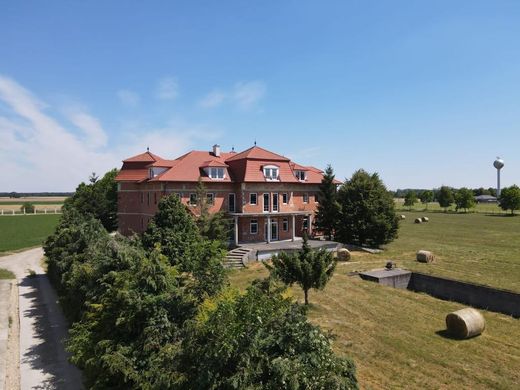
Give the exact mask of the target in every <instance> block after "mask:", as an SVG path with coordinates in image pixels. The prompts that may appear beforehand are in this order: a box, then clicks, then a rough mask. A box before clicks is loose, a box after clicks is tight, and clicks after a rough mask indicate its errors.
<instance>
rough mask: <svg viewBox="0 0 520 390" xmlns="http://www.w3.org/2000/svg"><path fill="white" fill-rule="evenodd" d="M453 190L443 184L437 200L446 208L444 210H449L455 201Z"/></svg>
mask: <svg viewBox="0 0 520 390" xmlns="http://www.w3.org/2000/svg"><path fill="white" fill-rule="evenodd" d="M454 200H455V199H454V197H453V191H452V190H451V188H450V187H447V186H442V187H441V189H440V190H439V193H438V194H437V201H438V202H439V206H441V207H442V208H444V212H446V211H447V210H448V207H450V206H451V205H452V204H453V202H454Z"/></svg>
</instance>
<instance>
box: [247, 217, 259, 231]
mask: <svg viewBox="0 0 520 390" xmlns="http://www.w3.org/2000/svg"><path fill="white" fill-rule="evenodd" d="M249 232H250V233H251V234H257V233H258V221H257V220H256V219H252V220H251V222H250V223H249Z"/></svg>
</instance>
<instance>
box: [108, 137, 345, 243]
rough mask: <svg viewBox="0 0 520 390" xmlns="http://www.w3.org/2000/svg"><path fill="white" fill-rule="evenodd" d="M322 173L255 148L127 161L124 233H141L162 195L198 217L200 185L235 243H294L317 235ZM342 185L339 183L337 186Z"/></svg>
mask: <svg viewBox="0 0 520 390" xmlns="http://www.w3.org/2000/svg"><path fill="white" fill-rule="evenodd" d="M322 178H323V172H322V171H321V170H319V169H317V168H314V167H310V166H302V165H299V164H297V163H295V162H293V161H291V160H290V159H289V158H287V157H284V156H282V155H279V154H276V153H273V152H270V151H268V150H265V149H262V148H260V147H258V146H256V145H255V146H253V147H251V148H249V149H247V150H245V151H243V152H241V153H236V152H234V151H231V152H223V151H221V149H220V146H218V145H214V147H213V149H212V151H191V152H189V153H187V154H185V155H183V156H181V157H178V158H177V159H175V160H167V159H163V158H162V157H159V156H157V155H154V154H152V153H151V152H150V151H147V152H145V153H142V154H140V155H137V156H134V157H131V158H128V159H126V160H124V161H123V167H122V168H121V171H120V172H119V174H118V176H117V178H116V181H117V182H118V221H119V230H120V232H121V233H122V234H125V235H130V234H133V233H141V232H143V231H144V230H145V229H146V227H147V225H148V222H149V220H150V219H151V218H152V217H153V216H154V214H155V212H156V211H157V204H158V202H159V200H160V199H161V197H163V196H165V195H169V194H172V193H173V194H177V196H179V197H180V199H181V201H182V203H183V204H185V205H186V207H187V208H188V209H189V210H190V211H191V212H192V213H193V214H194V215H196V214H197V212H198V210H197V209H198V207H197V199H196V196H197V195H196V191H195V189H196V187H197V182H198V180H199V179H200V180H201V181H202V182H203V183H204V185H205V187H206V190H207V194H208V203H209V204H210V212H212V213H215V212H219V211H224V212H226V213H227V214H228V215H229V216H230V217H231V219H232V220H233V241H234V242H235V243H236V244H239V243H245V242H262V241H264V242H268V243H271V242H273V241H279V240H292V241H294V240H295V239H296V237H298V236H302V234H303V232H307V233H308V234H309V235H310V236H313V235H315V234H316V231H315V230H314V229H313V217H314V213H315V211H316V208H317V205H318V198H317V195H318V191H319V185H320V183H321V181H322ZM337 183H338V184H339V183H340V182H339V181H338V182H337Z"/></svg>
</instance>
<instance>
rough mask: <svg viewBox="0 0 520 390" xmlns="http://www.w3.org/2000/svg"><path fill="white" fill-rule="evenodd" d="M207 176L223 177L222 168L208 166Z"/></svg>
mask: <svg viewBox="0 0 520 390" xmlns="http://www.w3.org/2000/svg"><path fill="white" fill-rule="evenodd" d="M208 176H209V177H211V178H212V179H223V178H224V168H214V167H212V168H209V170H208Z"/></svg>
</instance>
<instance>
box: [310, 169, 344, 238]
mask: <svg viewBox="0 0 520 390" xmlns="http://www.w3.org/2000/svg"><path fill="white" fill-rule="evenodd" d="M334 180H335V176H334V171H333V169H332V167H331V166H330V165H328V166H327V168H326V169H325V174H324V175H323V179H322V180H321V184H320V191H319V195H318V199H319V204H318V210H317V211H316V218H315V222H314V223H315V225H316V229H317V230H319V231H322V232H323V233H324V234H325V236H326V237H327V238H328V239H329V240H332V239H333V237H334V233H335V231H336V224H337V223H338V219H339V213H340V206H339V203H338V190H337V185H336V183H335V182H334Z"/></svg>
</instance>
